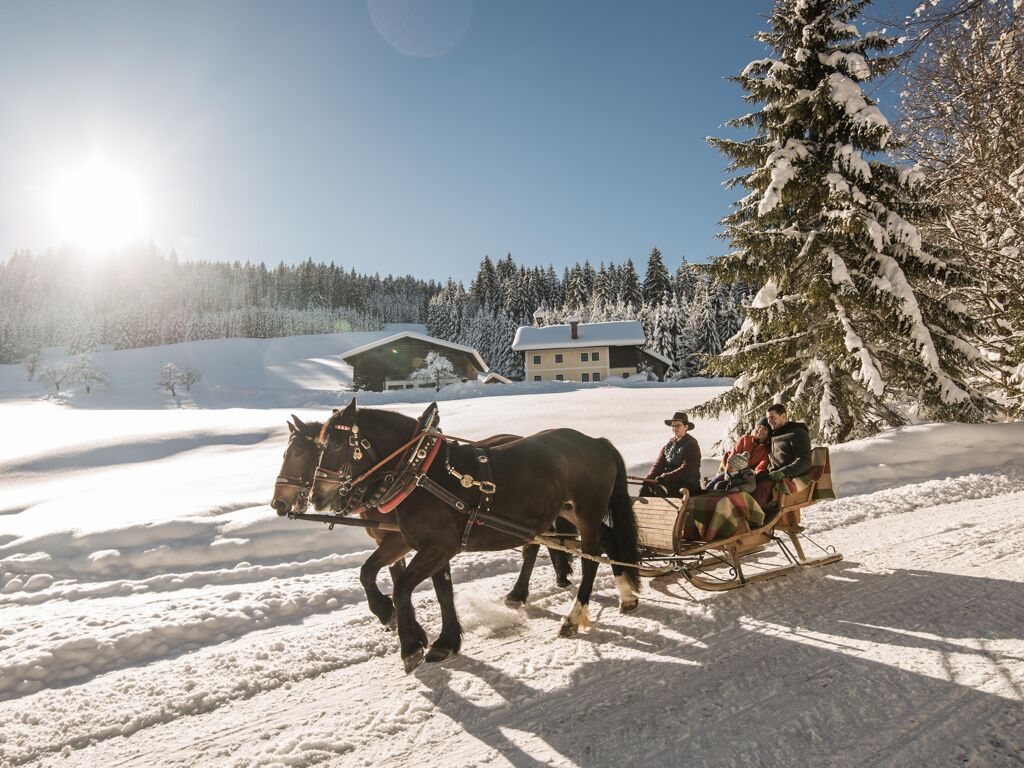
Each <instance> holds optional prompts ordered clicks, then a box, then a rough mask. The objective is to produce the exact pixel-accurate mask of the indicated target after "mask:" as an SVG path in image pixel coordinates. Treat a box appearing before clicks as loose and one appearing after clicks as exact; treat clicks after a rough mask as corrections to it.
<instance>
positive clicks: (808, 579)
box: [0, 337, 1024, 766]
mask: <svg viewBox="0 0 1024 768" xmlns="http://www.w3.org/2000/svg"><path fill="white" fill-rule="evenodd" d="M288 341H289V340H276V339H275V340H266V341H261V342H256V343H253V344H251V345H246V346H247V347H248V350H249V352H250V353H251V360H252V361H251V362H245V361H244V359H243V358H242V357H241V356H240V355H239V354H236V352H237V349H236V346H235V345H234V344H232V343H229V342H207V344H208V345H210V346H211V347H212V349H204V347H203V345H194V346H191V347H190V353H191V355H192V356H193V359H192V362H194V361H195V358H197V357H198V358H200V359H202V360H203V362H204V365H205V370H204V379H203V381H202V382H201V383H200V384H199V385H197V388H201V389H202V391H201V392H199V393H198V394H197V395H196V396H195V397H196V399H197V401H200V402H201V401H203V399H204V398H207V397H212V395H211V394H210V392H219V393H220V394H219V395H218V399H217V400H216V402H217V404H218V407H216V408H207V407H198V406H199V404H200V402H194V403H192V406H193V407H190V408H178V407H176V406H175V405H174V404H173V403H172V402H168V400H169V399H168V398H163V397H162V396H160V395H157V394H154V393H153V391H152V386H153V384H152V381H151V379H152V378H153V377H154V376H155V375H157V374H158V372H159V365H158V363H159V360H160V359H164V360H167V359H173V358H172V357H171V355H172V354H173V353H175V352H176V351H179V350H175V349H173V348H164V349H161V350H153V351H151V352H150V353H149V354H139V352H140V351H138V350H135V351H130V352H128V351H126V352H117V353H113V352H112V353H105V354H106V363H107V366H109V369H112V370H116V371H118V375H117V376H114V377H113V380H112V386H117V387H119V388H120V390H121V391H122V392H123V396H124V397H125V400H126V402H127V403H128V404H129V406H130V407H128V408H124V409H116V408H114V407H113V406H114V405H115V404H116V400H106V401H105V402H106V405H107V407H105V408H104V407H102V406H98V405H91V406H90V407H82V406H81V405H80V403H79V401H80V400H83V401H85V400H87V399H88V398H86V397H85V396H84V395H80V394H79V393H75V394H73V395H69V397H68V399H67V400H66V401H64V402H61V401H56V400H50V399H31V398H29V397H26V396H24V395H18V394H16V393H12V392H10V391H9V390H8V389H7V388H6V383H7V382H15V381H16V380H17V379H18V378H23V372H22V371H21V370H20V369H18V368H17V367H15V366H7V367H0V384H2V385H3V389H2V392H3V397H4V399H3V400H2V401H0V418H2V419H3V423H4V424H5V431H6V433H7V434H8V435H11V436H14V439H5V440H4V441H3V442H2V443H0V659H2V663H0V765H33V766H35V765H39V766H50V765H61V766H96V765H104V764H110V765H114V764H116V765H138V766H148V765H154V764H166V765H181V766H191V765H224V766H250V765H268V766H269V765H290V766H308V765H337V766H349V765H395V766H413V765H417V766H418V765H422V764H424V763H426V764H431V763H432V764H436V765H494V766H506V765H539V764H553V765H588V766H590V765H595V766H605V765H607V766H613V765H622V764H634V763H648V764H654V765H659V764H675V763H677V762H679V761H680V760H681V759H682V755H683V754H685V762H686V763H687V764H688V765H696V766H710V765H747V764H752V763H757V764H759V765H767V766H782V765H792V764H795V763H796V762H797V761H801V762H808V761H810V762H812V763H815V764H817V763H829V764H837V763H843V764H870V765H887V766H903V765H939V764H946V763H948V762H950V761H951V760H954V761H956V762H957V763H959V764H965V765H986V766H989V765H991V766H1002V765H1014V764H1018V763H1019V755H1020V754H1021V753H1022V750H1024V708H1022V707H1021V701H1022V699H1024V661H1022V659H1024V640H1022V639H1021V638H1022V635H1021V629H1022V627H1024V567H1022V566H1024V557H1022V555H1021V552H1022V551H1024V548H1022V545H1024V529H1021V526H1020V525H1019V522H1020V521H1019V512H1018V510H1019V508H1020V505H1021V503H1022V502H1024V493H1021V492H1020V490H1019V489H1020V487H1021V483H1022V481H1024V424H1021V423H1009V424H990V425H960V424H922V425H917V426H912V427H905V428H902V429H899V430H893V431H890V432H886V433H884V434H882V435H879V436H877V437H874V438H871V439H867V440H860V441H857V442H854V443H849V444H846V445H841V446H836V447H834V448H833V449H832V451H831V457H832V466H833V477H834V480H835V482H836V489H837V492H838V494H839V496H840V499H838V500H836V501H834V502H822V503H819V504H818V505H816V506H814V507H812V508H811V509H809V510H807V511H806V512H805V514H804V521H803V522H804V524H805V525H806V526H807V527H808V531H809V533H810V535H811V536H812V537H813V538H814V539H815V540H816V541H819V542H820V543H821V544H823V545H834V546H836V547H837V548H838V549H839V550H840V551H841V552H843V554H844V556H845V560H844V561H843V562H841V563H839V564H836V565H833V566H829V567H828V568H823V569H820V570H814V571H809V572H802V573H798V574H796V575H793V576H789V577H787V578H786V579H781V580H777V581H772V582H767V583H764V584H759V585H755V586H751V587H749V588H747V589H745V590H740V591H739V592H735V593H727V594H710V593H700V594H690V591H687V590H684V589H683V586H682V583H681V582H679V581H678V580H673V579H667V580H659V581H656V582H651V583H650V585H649V586H648V587H647V588H646V589H645V590H644V592H643V593H642V594H641V602H640V608H639V611H638V612H637V613H636V614H633V615H628V616H622V615H619V614H618V613H616V612H615V609H614V608H615V605H616V602H617V589H616V585H615V582H614V580H613V579H612V577H611V574H610V571H608V570H607V569H605V568H602V569H601V570H600V572H599V578H598V581H597V583H596V585H595V593H594V598H593V601H592V603H591V616H592V618H593V619H594V621H595V623H594V626H593V628H592V629H591V630H590V632H588V633H585V634H582V635H581V636H579V637H577V638H573V639H568V640H567V639H559V638H557V637H555V635H556V632H557V627H558V623H559V620H560V618H561V616H562V614H564V612H565V610H566V609H567V608H568V606H569V604H570V603H571V599H572V596H571V592H566V591H562V590H559V589H557V588H556V587H555V586H554V581H553V579H552V577H551V574H550V569H548V568H547V567H546V564H545V563H539V564H538V568H537V571H536V574H535V577H534V580H533V584H532V589H531V600H530V603H529V604H528V606H527V608H526V609H525V610H523V611H515V610H512V609H509V608H506V607H505V606H504V605H503V604H502V602H501V596H502V595H504V593H505V592H506V591H507V590H508V588H509V586H510V585H511V583H512V581H513V579H514V578H515V575H516V573H517V572H518V567H519V556H518V553H516V552H514V551H509V552H501V553H482V554H475V553H474V554H466V555H462V556H459V557H457V558H456V559H455V561H454V562H453V580H454V583H455V591H456V601H457V604H458V606H459V610H460V615H461V618H462V621H463V624H464V626H465V627H466V630H467V635H466V638H465V642H464V647H463V653H462V655H461V656H460V657H458V658H456V659H454V660H452V661H450V662H446V663H445V664H443V665H440V666H436V665H424V666H423V667H421V668H420V670H418V671H417V672H416V673H415V674H414V675H411V676H405V675H404V674H403V673H402V671H401V666H400V664H399V662H398V654H397V642H396V639H395V637H394V635H393V634H390V633H388V632H386V631H385V630H384V629H383V628H382V627H381V626H380V625H379V624H378V623H377V622H376V620H375V619H374V618H373V617H372V616H371V615H370V614H369V612H368V610H367V609H366V606H365V603H364V598H363V590H362V587H361V585H360V583H359V574H358V569H359V565H360V564H361V563H362V562H363V560H364V559H365V557H366V555H367V551H368V550H369V549H370V548H371V542H370V540H369V539H368V538H367V537H366V535H365V533H363V532H362V531H359V530H355V529H344V530H334V531H333V532H329V531H328V530H327V529H326V527H324V526H321V525H316V524H312V523H301V522H294V521H287V520H282V519H280V518H278V517H277V516H276V515H275V514H274V513H273V511H272V510H270V509H269V507H268V506H267V501H268V498H269V496H270V492H271V488H272V485H273V480H274V477H275V476H276V474H277V470H278V467H279V464H280V454H281V451H282V449H283V447H284V443H285V439H286V434H287V429H286V427H285V420H286V419H287V417H288V414H289V410H287V409H284V408H282V407H281V406H282V405H288V404H289V403H291V402H292V401H293V399H294V398H295V397H296V395H295V392H301V391H302V389H301V386H297V385H296V384H295V383H294V382H293V381H289V377H295V378H296V379H301V380H305V376H306V375H307V374H306V373H305V372H307V371H308V370H310V369H309V367H307V365H306V364H304V363H303V361H302V359H301V357H300V356H301V355H302V354H306V355H307V356H308V359H309V360H312V359H317V360H324V359H328V358H329V357H331V355H333V354H335V353H336V352H337V350H338V348H339V347H342V346H345V345H346V344H348V345H349V348H351V347H354V346H356V344H355V343H354V342H355V340H354V339H347V340H343V339H338V338H333V337H324V338H322V339H319V342H320V343H319V345H318V344H317V343H316V342H317V340H316V339H314V338H308V337H303V338H299V339H292V340H290V341H291V342H292V343H293V344H294V345H295V350H294V351H292V352H286V351H285V350H286V349H287V346H288V343H287V342H288ZM218 351H219V352H220V353H221V354H222V355H223V357H224V360H223V363H222V364H219V365H218V364H217V359H216V358H217V354H216V353H217V352H218ZM141 352H144V351H141ZM288 355H291V356H290V357H289V356H288ZM275 358H276V359H277V360H278V361H280V362H279V363H278V364H279V365H280V371H281V373H279V374H278V377H277V378H276V380H275V382H274V383H275V385H276V386H273V387H267V388H266V389H264V390H262V391H261V393H260V394H258V395H253V394H252V391H251V390H250V389H248V388H247V387H246V386H245V382H246V379H247V378H248V377H251V376H253V375H255V374H257V373H258V371H257V370H256V369H257V368H258V366H260V365H262V361H264V360H268V359H275ZM154 361H155V362H156V363H157V364H154ZM181 362H183V363H184V362H189V360H186V359H185V358H184V357H182V358H181ZM107 366H104V367H107ZM136 367H137V370H136ZM199 367H203V365H200V366H199ZM8 369H10V370H8ZM131 381H135V382H137V383H138V389H139V391H133V390H132V389H131V386H130V384H129V382H131ZM690 383H691V384H692V385H691V386H681V385H667V384H657V383H644V384H643V385H639V384H638V385H630V386H602V385H572V386H569V385H565V386H561V387H554V386H550V385H547V384H545V385H544V386H529V385H522V384H520V385H487V386H483V385H480V386H478V385H475V384H474V385H459V387H452V388H445V389H442V391H441V392H440V393H437V394H436V395H435V393H433V392H430V393H419V392H403V393H387V395H385V394H381V395H374V396H367V398H366V400H367V403H366V404H369V402H370V401H373V400H374V398H379V400H376V401H374V402H376V403H377V404H379V405H380V404H382V405H386V406H387V407H389V408H394V409H395V410H398V411H401V412H403V413H406V414H408V415H418V414H419V412H421V411H422V409H423V401H419V400H417V401H416V402H413V401H412V400H410V399H408V398H409V397H410V395H414V396H415V397H416V398H418V397H420V396H421V395H423V394H427V395H428V396H436V397H437V399H438V400H439V405H440V409H441V423H442V426H443V428H444V429H445V430H446V431H449V432H451V433H453V434H460V435H465V436H467V437H473V436H483V435H487V434H492V433H495V432H501V431H507V430H508V429H510V428H513V427H514V429H515V430H516V431H518V432H523V433H528V432H533V431H537V430H540V429H544V428H548V427H552V426H571V427H575V428H578V429H581V430H583V431H585V432H587V433H589V434H593V435H601V436H606V437H608V438H610V439H611V440H612V441H613V442H614V443H615V444H616V446H617V447H618V448H619V449H620V450H621V451H622V453H623V456H624V458H625V461H626V464H627V468H628V470H629V471H630V472H631V473H633V474H636V473H642V472H644V471H646V469H647V467H648V465H649V463H650V461H651V459H652V457H653V454H654V453H655V452H656V450H657V448H658V446H659V445H660V444H661V443H662V442H663V441H664V440H665V439H666V437H667V434H666V433H667V430H666V428H665V427H664V426H663V424H662V420H663V419H664V418H665V416H666V414H671V413H672V412H674V411H675V410H679V409H683V410H689V409H692V407H693V406H694V405H696V404H697V403H699V402H701V401H703V400H705V399H707V398H709V397H711V396H713V395H715V394H718V393H720V392H722V391H724V388H725V386H727V384H728V382H725V381H707V380H701V381H694V382H690ZM318 389H320V391H319V392H317V391H314V392H311V393H309V394H308V395H307V396H308V398H309V401H310V402H314V403H316V405H315V406H314V407H311V408H305V409H298V410H297V413H298V414H299V415H300V417H301V418H303V419H315V418H317V417H321V418H322V417H324V416H326V415H327V413H329V407H328V406H329V403H320V402H318V401H319V400H320V399H321V398H324V399H330V398H327V397H326V396H325V395H324V394H322V393H324V392H327V390H326V388H318ZM449 389H450V390H451V391H450V392H449V391H448V390H449ZM228 393H232V394H233V395H235V396H237V397H238V399H237V400H236V401H234V405H233V406H231V401H230V400H229V394H228ZM498 393H501V394H498ZM484 394H486V395H487V396H480V395H484ZM34 396H35V397H36V398H39V397H40V395H39V394H38V391H37V392H36V393H35V395H34ZM396 396H403V397H405V398H406V400H405V401H402V400H396V399H394V398H395V397H396ZM90 397H92V396H90ZM104 397H106V396H105V395H104ZM360 402H361V403H362V402H363V396H362V395H360ZM144 403H148V407H141V404H144ZM694 421H695V422H696V429H695V430H694V435H695V436H696V437H697V438H698V440H700V441H701V443H702V445H704V447H705V454H706V457H705V465H704V468H703V469H704V474H710V473H711V472H712V471H713V470H714V468H715V466H716V465H717V457H715V456H713V455H711V453H712V452H711V450H710V445H711V443H713V442H714V441H715V440H716V439H717V438H718V437H719V436H720V435H721V434H722V433H724V432H725V430H726V429H727V428H728V423H727V419H725V418H723V419H721V420H708V419H699V418H698V419H694ZM381 581H382V583H383V584H384V590H385V592H386V591H388V590H389V587H388V586H387V581H388V579H387V576H386V574H383V575H382V577H381ZM691 591H692V590H691ZM415 600H416V603H417V611H418V613H419V615H420V617H421V620H422V621H423V623H424V626H425V627H426V629H427V631H428V632H429V633H431V634H436V632H437V627H438V623H439V614H438V611H437V607H436V602H435V601H434V599H433V594H432V591H431V590H430V589H429V587H428V588H425V589H421V590H420V591H418V592H417V593H416V595H415ZM738 723H741V724H742V728H740V729H737V724H738Z"/></svg>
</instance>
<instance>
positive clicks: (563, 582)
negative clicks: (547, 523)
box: [548, 517, 576, 588]
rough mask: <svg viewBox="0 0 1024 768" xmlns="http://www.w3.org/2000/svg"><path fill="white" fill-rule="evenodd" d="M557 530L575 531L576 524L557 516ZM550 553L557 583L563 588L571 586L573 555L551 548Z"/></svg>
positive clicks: (561, 531)
mask: <svg viewBox="0 0 1024 768" xmlns="http://www.w3.org/2000/svg"><path fill="white" fill-rule="evenodd" d="M555 531H557V532H558V533H575V532H576V526H575V525H573V524H572V523H570V522H569V521H568V520H566V519H565V518H564V517H556V518H555ZM548 554H549V555H550V556H551V567H552V568H554V569H555V583H556V584H557V585H558V586H560V587H562V588H565V587H571V586H572V582H571V581H569V577H570V576H572V555H570V554H569V553H568V552H563V551H562V550H560V549H549V550H548Z"/></svg>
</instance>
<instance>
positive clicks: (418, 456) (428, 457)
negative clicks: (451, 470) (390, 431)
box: [313, 412, 442, 515]
mask: <svg viewBox="0 0 1024 768" xmlns="http://www.w3.org/2000/svg"><path fill="white" fill-rule="evenodd" d="M438 421H439V419H438V418H437V417H436V412H435V414H432V415H431V416H430V417H429V418H428V419H427V420H426V423H424V424H417V425H416V429H415V431H414V433H413V436H412V437H411V438H410V439H409V440H407V441H406V442H404V443H403V444H402V445H400V446H399V447H398V448H396V449H395V450H394V451H392V452H391V453H389V454H388V455H387V456H385V457H384V458H383V459H380V460H377V452H376V451H375V450H374V448H373V444H372V443H371V442H370V441H369V440H368V439H366V438H365V437H360V436H359V425H358V424H356V423H354V424H352V425H351V426H349V425H347V424H334V425H328V424H324V426H323V429H322V430H321V432H320V437H319V438H318V440H317V443H318V445H319V446H320V461H319V463H318V464H317V468H316V470H314V472H313V483H316V482H317V481H323V482H327V483H336V484H337V488H336V489H335V490H334V493H333V494H331V499H330V500H329V501H328V504H330V506H331V509H332V510H333V511H334V512H335V513H336V514H339V515H348V514H351V513H358V512H361V511H362V510H364V509H374V508H378V509H381V511H390V509H393V508H394V506H397V503H395V504H394V505H393V506H387V505H389V502H393V501H394V500H395V499H396V498H397V497H399V496H401V498H402V499H404V498H405V496H406V495H408V493H403V491H406V490H411V489H407V486H409V484H410V475H412V474H415V473H416V472H417V471H418V470H421V469H422V471H426V468H427V467H428V466H429V463H430V461H432V460H433V457H434V456H435V455H436V453H437V449H438V448H439V447H440V439H441V437H442V435H441V431H440V429H439V428H438V427H437V422H438ZM329 428H333V429H337V430H339V431H343V432H348V433H349V436H348V441H347V442H348V445H349V447H351V448H352V461H359V460H360V459H362V457H363V451H366V453H367V455H368V456H369V458H370V461H372V462H373V464H372V465H371V466H370V468H369V469H367V470H366V471H365V472H363V473H361V474H360V475H359V476H358V477H353V474H352V466H353V465H352V462H349V461H346V462H344V463H343V464H342V465H341V467H340V468H339V469H337V470H332V469H327V468H326V467H324V466H323V460H324V456H325V454H326V453H327V451H328V440H329V437H328V429H329ZM409 448H412V450H411V451H410V452H409V455H408V460H407V461H406V462H405V465H404V466H401V465H400V466H398V467H394V468H391V469H384V468H385V466H386V465H387V464H388V462H390V461H391V460H392V459H394V458H395V457H397V456H399V454H401V453H402V452H403V451H406V450H407V449H409ZM400 464H401V463H400ZM381 469H384V472H383V474H382V476H381V477H379V478H377V477H375V473H377V471H378V470H381ZM377 479H379V481H380V482H379V484H378V485H377V488H376V490H375V491H374V492H373V493H371V492H370V488H369V482H372V481H373V480H377ZM338 497H341V498H344V500H345V502H344V506H343V507H340V508H338V507H336V506H335V505H334V502H335V500H336V499H337V498H338ZM400 501H401V500H400V499H399V500H398V502H399V503H400ZM385 506H387V509H382V508H384V507H385Z"/></svg>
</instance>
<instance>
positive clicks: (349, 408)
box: [340, 397, 356, 420]
mask: <svg viewBox="0 0 1024 768" xmlns="http://www.w3.org/2000/svg"><path fill="white" fill-rule="evenodd" d="M355 417H356V399H355V398H354V397H353V398H352V402H350V403H349V404H348V405H346V406H345V410H343V411H342V412H341V416H340V418H342V419H353V420H354V419H355Z"/></svg>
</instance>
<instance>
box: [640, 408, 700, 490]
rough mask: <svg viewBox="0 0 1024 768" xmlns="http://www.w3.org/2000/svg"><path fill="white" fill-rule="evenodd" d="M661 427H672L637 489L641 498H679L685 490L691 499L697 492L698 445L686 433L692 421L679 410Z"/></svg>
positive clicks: (698, 473) (698, 471) (698, 480)
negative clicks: (669, 437)
mask: <svg viewBox="0 0 1024 768" xmlns="http://www.w3.org/2000/svg"><path fill="white" fill-rule="evenodd" d="M665 424H666V425H667V426H669V427H672V438H671V439H670V440H669V441H668V442H667V443H666V444H665V447H664V448H662V449H661V451H660V452H659V453H658V458H657V460H655V462H654V466H653V467H651V471H650V472H648V473H647V476H646V477H645V478H644V480H645V482H644V484H643V486H642V487H641V488H640V495H641V496H681V495H682V490H683V488H685V489H686V490H688V491H689V492H690V495H691V496H695V495H697V494H698V493H700V492H701V488H700V445H699V444H698V443H697V441H696V440H695V439H694V438H693V435H691V434H689V432H690V430H691V429H693V422H692V421H690V420H689V419H688V418H687V417H686V413H684V412H683V411H676V412H675V413H674V414H673V415H672V418H671V419H665Z"/></svg>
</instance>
